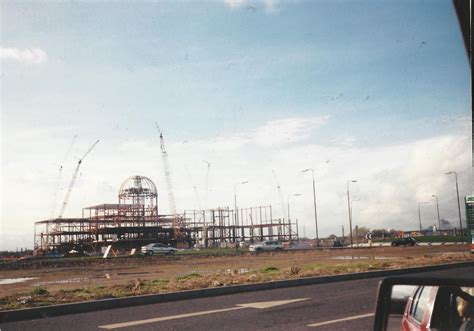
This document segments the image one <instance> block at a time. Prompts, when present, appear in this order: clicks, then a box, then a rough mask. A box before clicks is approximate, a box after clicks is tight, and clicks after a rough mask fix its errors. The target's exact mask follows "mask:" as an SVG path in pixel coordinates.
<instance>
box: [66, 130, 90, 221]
mask: <svg viewBox="0 0 474 331" xmlns="http://www.w3.org/2000/svg"><path fill="white" fill-rule="evenodd" d="M98 143H99V139H97V141H96V142H95V143H94V144H93V145H92V146H91V147H90V148H89V149H88V150H87V152H86V153H85V154H84V156H83V157H81V158H80V159H79V161H77V166H76V170H74V174H73V175H72V179H71V182H70V183H69V187H68V189H67V192H66V196H65V197H64V201H63V204H62V206H61V211H60V212H59V215H58V218H62V217H63V214H64V211H65V210H66V206H67V203H68V200H69V197H70V196H71V191H72V188H73V187H74V183H75V182H76V178H77V174H78V173H79V168H80V167H81V164H82V161H83V160H84V159H85V158H86V156H87V155H88V154H89V153H90V152H91V151H92V149H94V147H95V146H96V145H97V144H98Z"/></svg>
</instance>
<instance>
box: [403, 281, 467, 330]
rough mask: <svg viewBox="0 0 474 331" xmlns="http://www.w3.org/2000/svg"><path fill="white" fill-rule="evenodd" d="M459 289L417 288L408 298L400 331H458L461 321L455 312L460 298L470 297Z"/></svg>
mask: <svg viewBox="0 0 474 331" xmlns="http://www.w3.org/2000/svg"><path fill="white" fill-rule="evenodd" d="M464 290H465V289H464V288H463V289H461V288H459V287H438V286H419V287H417V288H416V290H415V291H414V293H413V294H412V295H411V296H410V297H409V299H408V301H407V304H406V306H405V312H404V313H403V317H402V324H401V330H402V331H415V330H416V331H418V330H423V331H424V330H426V331H428V330H440V331H441V330H459V328H460V327H461V325H462V324H463V319H462V318H461V316H460V315H459V312H458V310H457V306H458V302H459V300H460V299H461V298H469V299H470V301H471V300H472V297H471V296H470V295H469V294H468V293H466V292H465V291H464Z"/></svg>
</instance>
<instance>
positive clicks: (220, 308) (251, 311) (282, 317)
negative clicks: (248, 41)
mask: <svg viewBox="0 0 474 331" xmlns="http://www.w3.org/2000/svg"><path fill="white" fill-rule="evenodd" d="M423 274H424V275H428V274H429V273H423ZM433 274H436V275H443V276H448V277H449V276H451V277H455V276H463V277H472V276H471V275H474V267H469V268H456V269H451V270H444V271H438V272H435V273H433ZM379 281H380V278H374V279H366V280H353V281H346V282H337V283H329V284H322V285H311V286H302V287H292V288H285V289H277V290H267V291H257V292H247V293H241V294H234V295H226V296H219V297H212V298H203V299H193V300H185V301H176V302H168V303H160V304H152V305H144V306H137V307H130V308H120V309H113V310H104V311H97V312H91V313H84V314H75V315H66V316H59V317H53V318H44V319H40V320H32V321H22V322H15V323H4V324H0V330H1V331H9V330H35V331H38V330H68V331H72V330H81V331H82V330H107V329H117V330H124V331H125V330H265V329H267V330H318V331H319V330H370V329H372V324H373V315H372V313H373V312H374V309H375V297H376V293H377V286H378V282H379ZM285 300H295V301H293V302H285ZM297 300H298V301H297ZM275 301H282V302H275ZM262 302H267V303H268V305H272V304H273V306H270V307H265V306H264V305H263V304H262ZM269 302H272V303H269ZM351 318H352V319H351ZM120 323H125V324H121V325H120ZM321 323H325V324H323V325H321ZM318 324H319V325H318Z"/></svg>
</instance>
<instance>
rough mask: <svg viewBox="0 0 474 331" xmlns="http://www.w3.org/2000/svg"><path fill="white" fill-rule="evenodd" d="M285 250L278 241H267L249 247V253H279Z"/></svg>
mask: <svg viewBox="0 0 474 331" xmlns="http://www.w3.org/2000/svg"><path fill="white" fill-rule="evenodd" d="M283 249H284V247H283V244H282V243H281V242H279V241H276V240H265V241H262V242H261V243H258V244H253V245H250V246H249V251H251V252H272V251H273V252H279V251H282V250H283Z"/></svg>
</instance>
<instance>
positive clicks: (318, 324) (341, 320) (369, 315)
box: [308, 313, 374, 327]
mask: <svg viewBox="0 0 474 331" xmlns="http://www.w3.org/2000/svg"><path fill="white" fill-rule="evenodd" d="M371 316H374V313H370V314H364V315H357V316H351V317H345V318H339V319H337V320H331V321H326V322H320V323H314V324H309V325H308V326H312V327H315V326H323V325H329V324H335V323H339V322H345V321H352V320H357V319H360V318H366V317H371Z"/></svg>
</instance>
